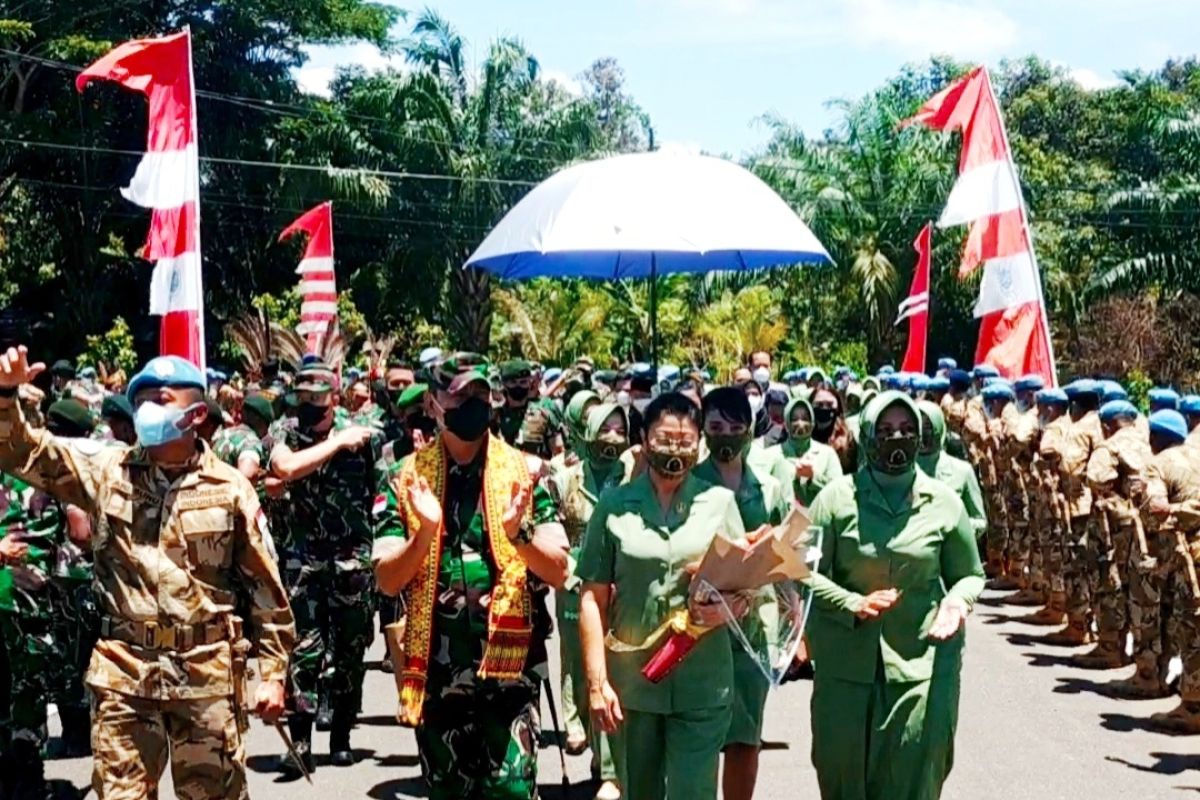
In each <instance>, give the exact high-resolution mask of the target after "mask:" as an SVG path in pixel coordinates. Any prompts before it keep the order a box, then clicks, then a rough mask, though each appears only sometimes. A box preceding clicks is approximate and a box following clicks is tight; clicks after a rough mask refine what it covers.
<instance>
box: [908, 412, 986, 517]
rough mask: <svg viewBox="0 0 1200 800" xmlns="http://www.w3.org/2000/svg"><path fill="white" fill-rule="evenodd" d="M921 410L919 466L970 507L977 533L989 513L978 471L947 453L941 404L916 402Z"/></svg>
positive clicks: (944, 417) (969, 511)
mask: <svg viewBox="0 0 1200 800" xmlns="http://www.w3.org/2000/svg"><path fill="white" fill-rule="evenodd" d="M917 408H919V409H920V411H921V451H920V453H919V454H918V455H917V465H918V466H920V468H921V469H922V471H924V473H925V474H926V475H928V476H929V477H931V478H937V479H938V480H939V481H941V482H942V483H944V484H946V485H947V486H949V487H950V488H951V489H952V490H953V491H954V493H955V494H956V495H958V498H959V499H960V500H962V502H963V506H964V507H965V508H966V509H967V516H968V517H970V518H971V526H972V527H973V528H974V529H975V536H976V537H980V536H983V534H984V533H985V532H986V531H987V512H986V511H985V510H984V505H983V491H982V490H981V489H980V488H979V478H977V477H976V476H975V470H974V469H972V468H971V465H970V464H968V463H967V462H966V461H963V460H962V459H961V458H955V457H954V456H952V455H950V454H949V453H947V452H946V450H945V448H946V416H945V415H944V414H943V413H942V409H941V407H940V406H939V405H938V404H937V403H934V402H932V401H930V400H922V401H921V402H919V403H917Z"/></svg>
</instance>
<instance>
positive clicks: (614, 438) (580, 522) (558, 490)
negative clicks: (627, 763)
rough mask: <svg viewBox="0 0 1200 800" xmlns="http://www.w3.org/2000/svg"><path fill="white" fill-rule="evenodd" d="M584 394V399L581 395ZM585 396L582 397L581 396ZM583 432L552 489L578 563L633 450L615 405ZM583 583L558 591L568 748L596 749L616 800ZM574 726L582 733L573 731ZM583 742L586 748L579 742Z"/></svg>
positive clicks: (597, 409)
mask: <svg viewBox="0 0 1200 800" xmlns="http://www.w3.org/2000/svg"><path fill="white" fill-rule="evenodd" d="M579 394H583V392H580V393H579ZM578 396H579V395H578V394H577V395H576V397H578ZM590 407H591V410H590V411H589V412H588V414H587V417H586V420H587V421H586V423H585V425H584V427H583V429H582V430H581V431H580V432H579V433H577V434H576V435H575V436H574V437H573V438H574V440H575V445H576V447H577V450H578V459H577V460H575V459H573V460H572V462H571V463H570V464H563V465H560V466H559V467H557V468H555V469H554V470H553V471H552V472H551V485H552V486H553V487H554V490H555V494H557V496H558V501H559V511H560V513H561V514H562V517H563V527H564V528H565V529H566V532H567V539H568V541H569V542H570V543H571V560H572V563H573V564H574V563H577V561H578V558H579V546H580V541H581V540H582V538H583V532H584V530H585V529H586V528H587V524H588V520H589V519H591V517H592V512H593V511H594V509H595V507H596V503H597V502H599V499H600V496H601V495H602V494H603V493H604V492H605V491H606V490H607V489H609V488H610V487H612V486H616V485H617V484H619V483H620V482H621V478H622V476H623V475H624V472H625V471H624V469H623V467H622V465H621V461H620V456H621V453H622V452H624V451H625V449H626V448H628V447H629V418H628V415H627V414H626V412H625V409H623V408H621V407H620V406H618V405H617V404H615V403H612V404H607V405H595V404H590ZM579 587H580V580H579V578H578V577H577V576H576V575H575V574H572V575H571V577H570V578H568V579H567V582H566V585H564V586H563V588H562V589H560V590H558V593H557V595H556V600H555V604H554V605H555V610H556V612H557V616H558V632H559V653H560V657H561V659H562V706H563V716H564V717H565V718H566V725H567V749H568V750H569V751H571V753H572V755H578V754H579V753H581V752H583V750H584V748H586V747H587V746H588V744H590V745H591V747H592V754H593V770H592V771H593V773H595V774H596V775H597V776H598V777H599V778H600V781H601V785H600V789H599V791H598V792H597V793H596V797H597V798H598V800H616V798H618V797H620V791H619V790H618V788H617V786H616V780H617V771H616V767H615V766H614V765H613V760H612V748H611V745H610V742H609V737H608V735H607V734H605V733H603V732H601V731H600V730H598V729H596V728H595V726H593V725H592V724H591V719H590V718H589V714H588V702H587V681H586V679H585V676H584V671H583V652H582V650H581V648H580V644H579ZM572 720H574V721H575V722H574V725H576V726H579V727H580V730H579V731H578V732H576V731H575V730H573V729H572V728H573V726H572ZM577 738H578V739H581V740H582V746H580V745H579V744H578V743H577V742H576V741H575V740H576V739H577Z"/></svg>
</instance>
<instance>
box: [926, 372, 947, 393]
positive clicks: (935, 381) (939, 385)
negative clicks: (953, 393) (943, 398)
mask: <svg viewBox="0 0 1200 800" xmlns="http://www.w3.org/2000/svg"><path fill="white" fill-rule="evenodd" d="M926 388H927V389H928V390H929V391H931V392H948V391H950V379H949V378H947V377H946V376H944V375H939V376H937V377H936V378H930V379H929V382H928V384H927V386H926Z"/></svg>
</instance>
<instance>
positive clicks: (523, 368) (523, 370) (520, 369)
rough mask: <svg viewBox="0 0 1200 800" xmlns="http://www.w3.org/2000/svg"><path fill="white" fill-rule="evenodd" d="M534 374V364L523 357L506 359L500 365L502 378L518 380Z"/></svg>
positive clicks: (504, 379)
mask: <svg viewBox="0 0 1200 800" xmlns="http://www.w3.org/2000/svg"><path fill="white" fill-rule="evenodd" d="M532 375H533V364H530V363H529V362H528V361H525V360H524V359H521V358H514V359H513V360H512V361H505V362H504V363H503V364H501V365H500V380H503V381H516V380H520V379H521V378H528V377H530V376H532Z"/></svg>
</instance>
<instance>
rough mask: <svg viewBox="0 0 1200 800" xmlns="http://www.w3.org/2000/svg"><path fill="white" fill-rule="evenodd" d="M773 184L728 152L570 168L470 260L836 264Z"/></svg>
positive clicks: (588, 269)
mask: <svg viewBox="0 0 1200 800" xmlns="http://www.w3.org/2000/svg"><path fill="white" fill-rule="evenodd" d="M829 261H830V258H829V254H828V253H827V252H826V251H825V248H824V247H823V246H822V245H821V243H820V242H819V241H817V237H816V236H814V235H813V233H812V231H810V230H809V229H808V226H807V225H805V224H804V222H803V221H802V220H801V219H800V218H799V217H798V216H796V213H795V212H794V211H792V209H791V208H790V207H789V206H788V205H787V203H785V202H784V201H783V199H782V198H781V197H780V196H779V195H777V194H776V193H775V192H774V191H773V190H772V189H771V188H770V187H769V186H767V185H766V184H765V183H763V182H762V180H760V179H759V178H758V177H757V176H755V175H754V174H752V173H751V172H749V171H747V170H746V169H744V168H742V167H741V166H739V165H737V164H735V163H733V162H731V161H726V160H724V159H721V158H713V157H711V156H701V155H692V154H683V153H677V152H664V151H658V152H653V153H636V154H631V155H622V156H614V157H611V158H605V159H600V160H597V161H589V162H587V163H583V164H578V165H575V166H572V167H568V168H566V169H563V170H561V171H559V172H557V173H555V174H554V175H552V176H551V177H549V178H547V179H546V180H545V181H543V182H542V183H540V184H538V185H537V186H536V187H534V189H533V190H532V191H530V192H529V194H527V195H525V197H523V198H522V199H521V201H520V202H519V203H517V204H516V205H515V206H513V208H512V209H511V210H510V211H509V212H508V213H507V214H506V215H505V216H504V219H502V220H501V221H500V223H499V224H498V225H497V226H496V227H495V228H494V229H493V230H492V232H491V233H489V234H488V236H487V238H486V239H484V240H483V243H482V244H481V245H479V248H478V249H476V251H475V253H474V254H473V255H472V256H471V257H470V259H468V260H467V263H466V265H465V267H478V268H480V269H485V270H487V271H489V272H492V273H494V274H496V275H499V276H500V277H502V278H507V279H519V278H536V277H560V278H592V279H597V280H617V279H621V278H649V279H650V280H651V294H650V296H651V319H652V324H653V325H654V329H655V336H654V338H655V342H654V350H655V354H656V357H657V322H656V321H655V320H654V316H655V311H656V309H655V305H656V292H655V291H654V281H655V279H656V278H657V277H658V276H659V275H668V274H672V273H679V272H712V271H717V270H752V269H761V268H764V267H776V266H790V265H793V264H805V263H809V264H811V263H826V262H829Z"/></svg>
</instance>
